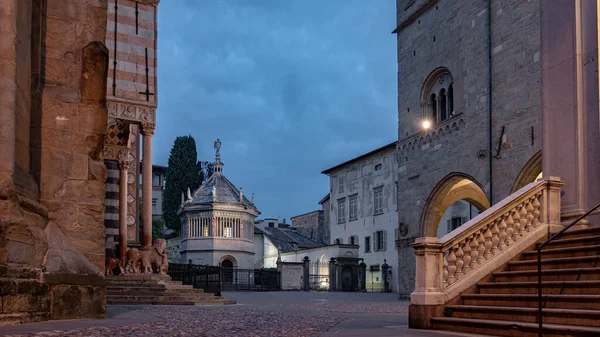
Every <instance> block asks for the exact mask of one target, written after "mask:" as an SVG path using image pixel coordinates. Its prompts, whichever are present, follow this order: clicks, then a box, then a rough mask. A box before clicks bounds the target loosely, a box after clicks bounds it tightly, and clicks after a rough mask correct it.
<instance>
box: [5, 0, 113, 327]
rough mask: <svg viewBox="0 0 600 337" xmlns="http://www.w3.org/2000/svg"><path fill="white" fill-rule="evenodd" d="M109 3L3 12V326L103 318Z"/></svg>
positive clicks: (28, 1)
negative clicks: (49, 320)
mask: <svg viewBox="0 0 600 337" xmlns="http://www.w3.org/2000/svg"><path fill="white" fill-rule="evenodd" d="M107 14H108V5H107V1H102V0H99V1H77V2H74V1H67V0H56V1H41V0H6V1H3V2H2V10H0V93H1V94H0V96H1V97H0V111H2V113H1V114H0V228H1V230H0V288H1V289H2V291H0V302H2V303H3V306H2V313H1V314H0V325H4V324H14V323H24V322H31V321H41V320H47V319H72V318H101V317H104V313H105V304H106V300H105V286H104V276H103V275H104V274H103V271H104V258H105V256H104V241H105V240H104V236H105V231H104V223H103V218H104V206H103V205H104V197H105V183H106V167H105V166H104V162H103V159H104V158H103V153H104V152H103V149H104V139H105V136H106V128H107V120H108V113H107V107H106V86H107V72H108V68H109V64H108V58H109V57H108V49H107V48H106V46H105V43H104V41H105V37H106V22H107Z"/></svg>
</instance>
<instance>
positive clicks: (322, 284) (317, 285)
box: [308, 275, 329, 291]
mask: <svg viewBox="0 0 600 337" xmlns="http://www.w3.org/2000/svg"><path fill="white" fill-rule="evenodd" d="M308 286H309V289H310V290H322V291H325V290H329V275H308Z"/></svg>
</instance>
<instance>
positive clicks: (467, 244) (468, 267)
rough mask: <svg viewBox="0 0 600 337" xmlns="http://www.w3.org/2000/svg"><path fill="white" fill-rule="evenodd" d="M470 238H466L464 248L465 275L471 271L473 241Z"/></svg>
mask: <svg viewBox="0 0 600 337" xmlns="http://www.w3.org/2000/svg"><path fill="white" fill-rule="evenodd" d="M468 240H469V238H466V239H465V243H464V248H463V263H464V264H463V274H465V275H466V274H468V273H470V272H471V242H470V241H468ZM471 241H473V239H471Z"/></svg>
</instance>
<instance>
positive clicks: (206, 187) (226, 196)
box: [191, 173, 254, 207]
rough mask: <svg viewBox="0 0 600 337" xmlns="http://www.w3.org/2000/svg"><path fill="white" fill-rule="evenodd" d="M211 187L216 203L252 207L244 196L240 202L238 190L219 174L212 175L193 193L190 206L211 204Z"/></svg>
mask: <svg viewBox="0 0 600 337" xmlns="http://www.w3.org/2000/svg"><path fill="white" fill-rule="evenodd" d="M213 186H215V189H216V192H217V198H216V202H217V203H230V204H243V205H245V206H248V207H253V206H254V205H253V204H252V203H251V202H250V200H248V198H246V196H245V195H244V197H243V200H242V201H241V202H240V190H239V189H238V188H237V187H235V185H233V183H232V182H231V181H229V179H227V178H226V177H225V176H224V175H223V174H220V173H214V174H213V175H212V176H210V178H208V180H206V181H205V182H204V184H202V186H200V187H199V188H198V189H197V190H196V191H194V193H193V194H192V202H191V204H192V205H193V204H211V203H213Z"/></svg>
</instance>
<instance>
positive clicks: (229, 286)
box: [221, 268, 281, 291]
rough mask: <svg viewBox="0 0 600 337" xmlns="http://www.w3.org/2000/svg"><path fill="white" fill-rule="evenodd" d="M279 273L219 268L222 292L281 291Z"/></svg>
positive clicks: (266, 270) (263, 270) (265, 270)
mask: <svg viewBox="0 0 600 337" xmlns="http://www.w3.org/2000/svg"><path fill="white" fill-rule="evenodd" d="M280 279H281V277H280V273H279V272H278V271H277V270H272V269H242V268H221V280H222V282H221V285H222V287H223V288H222V289H223V290H251V291H275V290H281V283H280Z"/></svg>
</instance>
